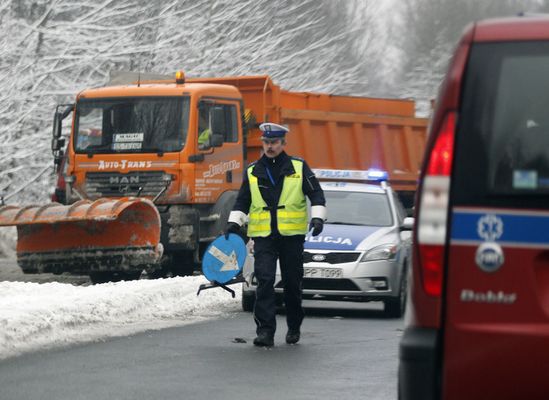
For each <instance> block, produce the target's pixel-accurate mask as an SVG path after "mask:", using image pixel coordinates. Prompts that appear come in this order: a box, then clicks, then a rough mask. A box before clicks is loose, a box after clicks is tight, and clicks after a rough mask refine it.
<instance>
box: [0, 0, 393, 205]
mask: <svg viewBox="0 0 549 400" xmlns="http://www.w3.org/2000/svg"><path fill="white" fill-rule="evenodd" d="M376 3H377V2H375V1H372V0H368V1H361V0H277V1H270V0H239V1H232V0H185V1H180V0H172V1H167V2H165V1H150V0H149V1H147V0H100V1H98V2H87V1H82V0H0V137H1V138H2V142H1V145H0V196H2V195H3V196H5V197H6V200H7V202H9V203H18V204H22V203H29V202H44V201H47V197H48V196H49V193H50V192H51V191H52V189H53V185H54V175H53V173H52V172H53V167H52V157H51V152H50V138H51V136H50V135H51V124H52V117H53V111H54V109H55V105H56V104H58V103H63V102H64V103H67V102H72V101H73V99H74V96H75V94H76V93H77V92H78V91H80V90H82V89H84V88H86V87H96V86H102V85H104V84H105V83H106V82H108V80H109V78H110V76H111V74H112V73H113V72H114V71H119V70H130V71H140V72H156V73H168V74H173V73H174V71H175V70H178V69H183V70H185V72H186V74H187V76H225V75H251V74H269V75H271V76H272V77H273V79H274V80H275V81H276V82H278V83H279V84H281V85H282V86H283V87H284V88H286V89H290V90H308V91H322V92H330V93H338V94H354V95H368V94H373V93H379V92H381V91H382V90H383V88H384V87H385V86H386V83H387V80H386V79H381V78H380V76H381V74H382V72H381V71H382V70H381V69H380V68H379V66H378V68H375V67H374V68H373V67H372V66H375V65H376V63H375V60H374V58H375V55H376V52H379V50H378V49H376V47H380V46H382V45H383V44H382V43H380V42H379V40H375V38H376V35H377V34H378V33H379V32H380V31H379V25H378V24H376V23H375V22H376V15H375V13H376V12H378V11H379V7H378V6H376ZM376 32H378V33H376ZM365 38H368V40H365ZM22 187H25V188H24V189H23V190H21V191H19V189H20V188H22Z"/></svg>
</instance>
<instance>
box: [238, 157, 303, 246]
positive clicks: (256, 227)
mask: <svg viewBox="0 0 549 400" xmlns="http://www.w3.org/2000/svg"><path fill="white" fill-rule="evenodd" d="M292 164H293V166H294V170H295V173H294V174H293V175H288V176H285V177H284V182H283V186H282V193H281V194H280V199H279V200H278V209H277V210H276V219H277V228H278V231H279V232H280V234H281V235H283V236H291V235H304V234H306V233H307V201H306V200H305V195H304V194H303V161H299V160H292ZM253 168H254V166H253V165H252V166H250V167H248V171H247V173H248V180H249V181H250V193H251V195H252V203H251V205H250V213H249V218H250V220H249V222H248V236H249V237H266V236H269V235H270V234H271V212H270V211H269V209H268V208H267V207H268V206H267V203H265V200H263V197H262V196H261V192H260V191H259V185H258V183H257V177H255V176H253V175H252V170H253Z"/></svg>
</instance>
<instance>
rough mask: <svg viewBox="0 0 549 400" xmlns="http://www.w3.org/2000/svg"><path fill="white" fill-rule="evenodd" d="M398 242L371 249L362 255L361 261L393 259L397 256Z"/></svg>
mask: <svg viewBox="0 0 549 400" xmlns="http://www.w3.org/2000/svg"><path fill="white" fill-rule="evenodd" d="M396 253H397V245H396V244H392V243H389V244H382V245H381V246H376V247H374V248H373V249H370V250H368V251H367V252H366V254H364V255H363V256H362V258H361V259H360V261H376V260H393V259H394V258H395V257H396Z"/></svg>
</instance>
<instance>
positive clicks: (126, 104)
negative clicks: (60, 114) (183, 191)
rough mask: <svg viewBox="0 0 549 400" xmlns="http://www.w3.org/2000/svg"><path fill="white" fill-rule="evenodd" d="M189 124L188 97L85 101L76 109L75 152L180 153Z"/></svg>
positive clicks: (80, 102) (81, 101)
mask: <svg viewBox="0 0 549 400" xmlns="http://www.w3.org/2000/svg"><path fill="white" fill-rule="evenodd" d="M188 122H189V98H188V97H132V98H110V99H90V100H88V99H83V100H80V101H79V102H78V104H77V106H76V125H75V132H76V134H75V140H74V143H75V151H76V152H77V153H88V154H89V153H103V154H104V153H147V152H149V153H150V152H174V151H180V150H181V149H182V148H183V146H184V145H185V140H186V138H187V129H188Z"/></svg>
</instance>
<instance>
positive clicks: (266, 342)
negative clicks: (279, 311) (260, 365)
mask: <svg viewBox="0 0 549 400" xmlns="http://www.w3.org/2000/svg"><path fill="white" fill-rule="evenodd" d="M254 345H255V346H263V347H272V346H274V337H273V335H272V334H270V333H267V332H259V333H258V334H257V337H256V338H255V339H254Z"/></svg>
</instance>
